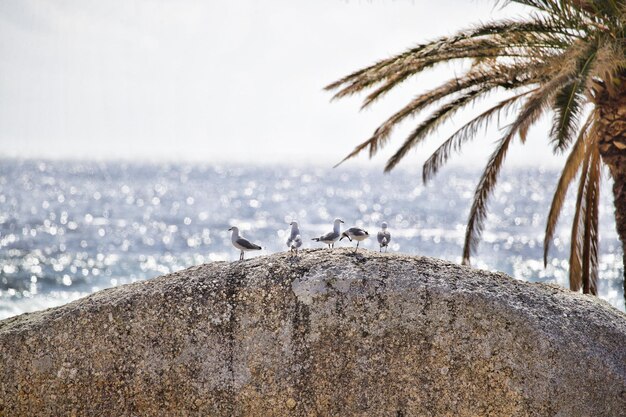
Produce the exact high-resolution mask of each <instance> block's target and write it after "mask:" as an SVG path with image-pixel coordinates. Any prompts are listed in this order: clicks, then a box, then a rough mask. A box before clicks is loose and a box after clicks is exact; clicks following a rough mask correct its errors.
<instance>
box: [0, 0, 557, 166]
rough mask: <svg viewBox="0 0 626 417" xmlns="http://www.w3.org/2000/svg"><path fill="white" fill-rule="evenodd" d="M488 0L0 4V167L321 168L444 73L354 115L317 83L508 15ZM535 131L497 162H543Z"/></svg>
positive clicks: (478, 150) (472, 158)
mask: <svg viewBox="0 0 626 417" xmlns="http://www.w3.org/2000/svg"><path fill="white" fill-rule="evenodd" d="M494 3H495V2H494V1H489V0H473V1H471V0H468V1H462V0H439V1H432V0H414V1H409V0H395V1H390V0H370V1H364V0H361V1H357V0H352V1H346V0H343V1H342V0H316V1H301V0H280V1H277V0H272V1H267V2H259V1H252V0H237V1H227V0H223V1H215V0H213V1H196V0H150V1H148V0H135V1H133V0H107V1H102V0H19V1H17V0H4V1H2V2H0V155H1V156H12V157H14V156H18V157H45V158H73V159H76V158H91V159H93V158H95V159H109V158H125V159H141V160H145V159H148V160H154V159H167V160H196V161H197V160H201V161H209V162H212V161H236V162H250V161H262V162H270V163H272V162H276V161H294V162H296V161H314V162H319V163H322V164H332V163H333V162H337V161H338V160H340V159H341V158H342V157H343V156H345V154H346V153H348V152H349V151H350V150H351V149H352V148H353V147H354V146H355V145H356V144H357V143H359V142H360V141H362V140H364V139H366V138H367V137H368V135H369V134H371V133H372V131H373V130H374V129H375V127H376V126H377V125H378V124H379V123H381V122H382V121H383V120H384V119H385V118H386V117H388V116H389V115H390V114H391V113H392V112H393V111H394V110H396V109H398V108H399V107H400V106H401V105H402V104H403V103H404V102H406V101H408V100H409V99H410V98H411V97H412V96H414V95H415V94H416V93H419V92H420V91H423V90H425V89H427V88H432V87H433V86H434V85H435V84H434V83H436V82H437V81H441V80H442V79H443V78H442V77H443V76H445V75H446V74H448V75H449V74H450V72H449V71H451V70H452V69H447V68H446V67H443V68H440V69H438V70H437V71H435V72H434V73H431V74H427V75H426V76H425V77H421V78H418V79H416V80H414V81H413V82H411V83H408V84H407V85H406V86H405V87H404V88H403V89H402V90H401V91H399V92H398V93H396V94H392V95H391V96H389V98H388V99H385V100H383V101H382V102H380V103H378V104H377V105H375V106H374V107H373V108H371V109H369V110H366V111H362V112H360V111H359V106H360V100H359V99H358V98H354V99H349V100H341V101H335V102H330V98H331V94H330V93H328V92H325V91H323V87H324V85H326V84H328V83H330V82H331V81H334V80H335V79H337V78H339V77H341V76H343V75H346V74H347V73H349V72H351V71H353V70H356V69H358V68H360V67H362V66H365V65H367V64H370V63H372V62H374V61H376V60H378V59H381V58H384V57H388V56H390V55H392V54H395V53H398V52H401V51H403V50H404V49H406V48H408V47H411V46H413V45H414V44H416V43H419V42H423V41H426V40H429V39H432V38H434V37H437V36H441V35H447V34H452V33H454V32H455V31H456V30H458V29H460V28H463V27H467V26H468V25H469V24H471V23H477V22H479V21H486V20H489V19H492V18H495V17H500V16H503V15H516V14H519V13H521V12H523V11H522V9H519V8H510V7H507V8H506V9H505V10H504V11H502V10H499V9H497V8H495V7H494ZM416 123H417V121H416V120H414V121H412V122H409V123H407V124H406V125H405V130H404V131H405V132H406V131H408V129H410V128H411V127H413V126H414V125H415V124H416ZM459 125H460V124H457V125H456V127H458V126H459ZM452 128H454V126H452V127H450V129H452ZM540 130H541V129H535V131H531V137H530V139H529V141H530V142H531V143H530V146H527V147H526V148H527V149H525V150H523V151H518V150H517V148H515V149H514V151H513V152H512V156H511V157H510V162H511V163H513V164H525V163H536V162H537V160H540V161H541V162H542V163H548V164H550V163H551V162H550V161H552V160H551V159H549V158H547V157H544V156H545V155H548V154H549V152H550V149H549V148H548V147H547V146H545V145H544V144H545V143H546V140H545V135H544V133H543V132H542V131H540ZM447 132H448V133H449V132H450V130H448V131H447ZM402 133H403V130H402V129H400V130H398V132H397V133H396V135H394V136H393V141H392V146H391V147H388V148H387V149H386V151H385V152H383V154H382V155H381V157H379V158H376V159H375V161H374V162H375V163H380V162H382V161H383V160H384V157H385V156H389V155H390V154H391V153H392V151H393V149H394V146H393V145H396V146H397V145H398V144H399V143H401V142H402V141H403V139H404V137H403V134H402ZM444 137H445V131H443V132H442V133H441V134H439V135H435V136H434V137H433V138H432V140H431V141H430V144H431V145H430V146H427V147H424V148H420V149H418V151H417V152H416V154H417V155H413V156H412V157H411V158H410V159H409V160H407V162H406V164H405V165H414V164H415V163H416V162H419V161H420V160H423V159H424V157H425V156H427V151H428V150H432V149H433V147H434V146H435V145H436V144H437V138H440V139H443V138H444ZM497 138H498V135H497V132H491V134H489V135H487V136H486V137H485V138H484V139H482V140H477V141H476V142H474V144H475V145H474V146H472V149H471V150H469V148H468V150H469V152H466V153H464V156H465V158H463V159H461V158H458V159H457V160H460V161H462V162H463V163H468V162H478V163H480V162H481V161H482V160H484V159H485V157H486V156H487V155H488V154H489V153H490V150H489V146H488V145H489V144H491V143H492V142H493V141H495V140H496V139H497ZM539 155H544V156H541V157H538V156H539ZM364 161H367V157H366V156H365V155H364V156H363V157H361V158H360V159H359V161H357V162H356V163H360V162H364ZM552 163H553V162H552Z"/></svg>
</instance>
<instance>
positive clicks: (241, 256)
mask: <svg viewBox="0 0 626 417" xmlns="http://www.w3.org/2000/svg"><path fill="white" fill-rule="evenodd" d="M239 260H240V261H243V251H241V253H240V254H239Z"/></svg>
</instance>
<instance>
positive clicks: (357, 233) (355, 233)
mask: <svg viewBox="0 0 626 417" xmlns="http://www.w3.org/2000/svg"><path fill="white" fill-rule="evenodd" d="M346 232H347V233H348V234H349V235H351V236H368V233H367V232H366V231H365V230H363V229H361V228H360V227H351V228H349V229H348V230H346Z"/></svg>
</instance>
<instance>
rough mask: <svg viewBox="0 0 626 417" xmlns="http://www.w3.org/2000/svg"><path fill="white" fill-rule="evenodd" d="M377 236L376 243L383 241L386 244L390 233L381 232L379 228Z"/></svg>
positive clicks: (389, 239)
mask: <svg viewBox="0 0 626 417" xmlns="http://www.w3.org/2000/svg"><path fill="white" fill-rule="evenodd" d="M377 238H378V243H380V244H383V243H384V244H385V245H388V244H389V242H390V241H391V233H389V232H383V231H382V230H381V231H380V232H378V235H377Z"/></svg>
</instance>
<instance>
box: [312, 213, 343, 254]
mask: <svg viewBox="0 0 626 417" xmlns="http://www.w3.org/2000/svg"><path fill="white" fill-rule="evenodd" d="M341 223H343V220H341V219H335V222H334V224H333V231H332V232H329V233H326V234H325V235H322V236H320V237H314V238H313V239H312V240H314V241H316V242H322V243H325V244H327V245H328V247H329V248H334V247H335V242H336V241H337V239H339V234H340V228H341Z"/></svg>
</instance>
